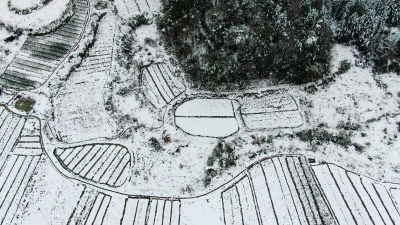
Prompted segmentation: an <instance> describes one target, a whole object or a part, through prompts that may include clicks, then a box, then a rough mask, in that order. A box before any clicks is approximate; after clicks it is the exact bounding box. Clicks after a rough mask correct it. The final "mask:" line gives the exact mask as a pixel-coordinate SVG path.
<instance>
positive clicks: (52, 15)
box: [0, 0, 71, 31]
mask: <svg viewBox="0 0 400 225" xmlns="http://www.w3.org/2000/svg"><path fill="white" fill-rule="evenodd" d="M24 2H25V1H24ZM32 2H34V1H32ZM7 4H8V1H1V2H0V23H2V24H4V25H5V26H9V27H12V28H13V29H17V28H20V29H24V30H26V29H29V30H33V31H38V30H40V29H42V28H44V27H47V26H49V25H51V24H52V23H54V22H56V21H57V20H59V19H60V18H62V17H63V15H64V14H65V13H66V12H67V11H68V10H69V8H70V7H71V4H70V0H53V1H50V2H49V3H48V4H47V5H46V6H45V7H43V8H40V9H38V10H35V11H33V12H32V13H30V14H27V15H19V14H16V13H14V11H12V10H10V9H9V8H8V5H7Z"/></svg>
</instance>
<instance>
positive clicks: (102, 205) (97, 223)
mask: <svg viewBox="0 0 400 225" xmlns="http://www.w3.org/2000/svg"><path fill="white" fill-rule="evenodd" d="M110 201H111V196H109V195H106V194H103V193H98V194H97V196H96V200H95V201H94V203H93V206H92V208H91V209H90V212H89V215H88V217H87V219H86V221H85V223H84V224H86V225H101V224H103V221H104V217H105V215H106V213H107V210H108V207H109V205H110Z"/></svg>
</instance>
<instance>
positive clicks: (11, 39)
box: [4, 29, 23, 43]
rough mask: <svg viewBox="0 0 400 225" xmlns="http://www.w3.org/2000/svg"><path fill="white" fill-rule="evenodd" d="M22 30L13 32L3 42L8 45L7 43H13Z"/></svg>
mask: <svg viewBox="0 0 400 225" xmlns="http://www.w3.org/2000/svg"><path fill="white" fill-rule="evenodd" d="M22 33H23V32H22V30H21V29H17V30H15V31H14V32H13V34H12V35H11V36H9V37H6V38H4V41H5V42H7V43H9V42H13V41H15V40H17V39H18V38H19V37H20V36H21V35H22Z"/></svg>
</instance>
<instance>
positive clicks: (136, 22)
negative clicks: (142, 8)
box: [128, 14, 150, 31]
mask: <svg viewBox="0 0 400 225" xmlns="http://www.w3.org/2000/svg"><path fill="white" fill-rule="evenodd" d="M149 24H150V20H149V18H147V17H146V15H145V14H139V15H137V16H134V17H131V18H129V20H128V26H129V27H130V29H131V31H135V30H136V28H138V27H140V26H142V25H149Z"/></svg>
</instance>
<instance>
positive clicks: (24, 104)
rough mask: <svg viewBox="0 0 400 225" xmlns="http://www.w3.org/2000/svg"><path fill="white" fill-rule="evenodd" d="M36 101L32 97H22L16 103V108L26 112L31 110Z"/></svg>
mask: <svg viewBox="0 0 400 225" xmlns="http://www.w3.org/2000/svg"><path fill="white" fill-rule="evenodd" d="M35 103H36V101H35V100H33V99H30V98H27V99H25V98H20V99H18V101H17V102H16V103H15V108H16V109H18V110H21V111H24V112H27V113H28V112H30V111H32V109H33V106H34V105H35Z"/></svg>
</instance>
